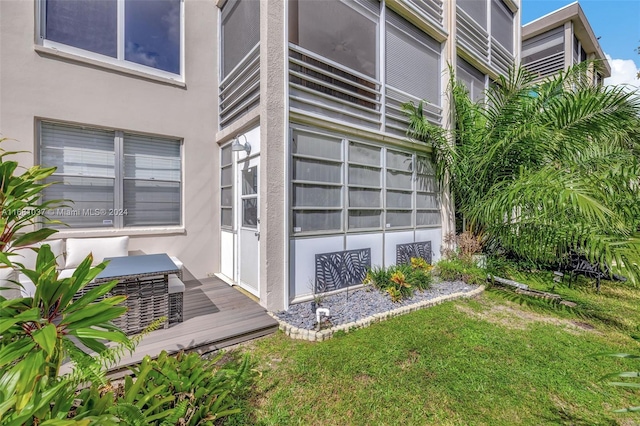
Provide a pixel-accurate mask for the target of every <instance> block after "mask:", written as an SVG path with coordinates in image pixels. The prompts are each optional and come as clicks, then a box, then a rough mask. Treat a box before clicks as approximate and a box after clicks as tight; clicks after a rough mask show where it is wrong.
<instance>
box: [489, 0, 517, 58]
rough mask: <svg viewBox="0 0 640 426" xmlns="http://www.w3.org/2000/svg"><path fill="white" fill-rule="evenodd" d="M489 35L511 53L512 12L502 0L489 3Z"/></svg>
mask: <svg viewBox="0 0 640 426" xmlns="http://www.w3.org/2000/svg"><path fill="white" fill-rule="evenodd" d="M491 35H492V36H493V37H494V38H495V39H496V40H497V41H498V43H500V44H501V45H502V46H503V47H504V48H505V49H507V50H508V51H509V52H513V12H511V10H509V8H508V7H507V6H506V5H505V4H504V2H503V1H502V0H492V1H491Z"/></svg>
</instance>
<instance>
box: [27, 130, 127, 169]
mask: <svg viewBox="0 0 640 426" xmlns="http://www.w3.org/2000/svg"><path fill="white" fill-rule="evenodd" d="M40 131H41V139H42V141H41V145H40V146H41V148H40V161H41V162H42V164H45V165H47V166H55V167H57V170H56V175H81V176H96V177H97V176H101V177H111V178H113V177H115V152H114V138H115V133H114V132H110V131H103V130H94V129H81V128H78V127H71V126H65V125H61V124H52V123H42V125H41V130H40Z"/></svg>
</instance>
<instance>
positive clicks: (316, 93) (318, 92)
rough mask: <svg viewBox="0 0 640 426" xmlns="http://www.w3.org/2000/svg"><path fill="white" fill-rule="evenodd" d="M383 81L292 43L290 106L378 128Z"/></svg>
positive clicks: (290, 55)
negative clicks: (381, 82)
mask: <svg viewBox="0 0 640 426" xmlns="http://www.w3.org/2000/svg"><path fill="white" fill-rule="evenodd" d="M380 89H381V84H380V82H379V81H378V80H376V79H374V78H371V77H369V76H366V75H364V74H362V73H359V72H357V71H354V70H352V69H350V68H348V67H345V66H344V65H341V64H338V63H336V62H334V61H331V60H330V59H327V58H324V57H322V56H320V55H317V54H315V53H313V52H310V51H308V50H306V49H303V48H301V47H299V46H296V45H294V44H289V94H290V108H291V110H292V111H295V110H299V111H304V112H307V113H312V114H319V115H322V116H325V117H331V118H334V119H337V120H340V121H347V122H349V123H352V124H357V125H360V126H364V127H371V128H376V129H379V128H380V125H381V112H380V110H381V101H380V98H381V96H380Z"/></svg>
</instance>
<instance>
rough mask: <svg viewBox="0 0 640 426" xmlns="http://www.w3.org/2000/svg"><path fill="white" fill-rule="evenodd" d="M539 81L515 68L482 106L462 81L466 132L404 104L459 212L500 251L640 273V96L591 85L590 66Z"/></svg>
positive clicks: (460, 103)
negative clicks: (574, 258) (572, 256)
mask: <svg viewBox="0 0 640 426" xmlns="http://www.w3.org/2000/svg"><path fill="white" fill-rule="evenodd" d="M592 65H593V64H592V63H583V64H580V65H577V66H575V67H573V68H572V69H570V70H569V71H567V72H562V73H559V74H558V75H556V76H554V77H552V78H550V79H548V80H545V81H542V82H539V81H536V80H535V79H534V76H532V75H531V74H529V73H528V72H527V71H525V70H524V69H521V68H520V69H518V68H514V69H512V70H511V71H510V72H509V75H508V76H506V77H503V76H501V77H499V78H498V80H497V81H496V82H495V83H494V84H492V85H491V86H490V88H489V89H488V90H487V91H486V94H485V99H486V101H484V102H482V101H480V102H477V103H474V102H472V101H471V100H470V99H469V96H468V92H467V90H466V88H465V87H464V85H462V84H461V83H458V82H456V81H455V78H454V77H453V75H452V77H451V82H450V86H449V94H450V98H451V104H452V107H453V113H454V117H455V130H454V131H453V132H452V133H451V134H447V133H446V132H445V131H444V130H442V129H440V128H438V127H435V126H433V125H432V124H430V123H429V122H428V121H427V120H426V118H425V117H424V115H423V111H422V104H419V105H413V104H407V105H405V106H404V109H405V111H406V112H407V114H408V116H409V119H410V125H409V130H408V135H409V136H410V137H411V138H413V139H414V140H418V141H420V142H423V143H427V144H430V145H431V146H432V147H433V156H434V164H436V169H437V170H436V171H437V174H438V177H439V179H440V181H441V182H442V183H443V184H448V185H449V189H450V190H451V192H452V194H453V198H454V200H455V208H456V210H457V211H458V212H460V213H462V214H463V215H464V217H465V220H466V222H467V223H468V224H469V225H470V226H471V228H472V229H474V231H476V232H481V233H483V234H484V236H485V238H486V244H487V246H488V247H489V248H490V249H493V250H496V249H501V250H503V251H506V252H508V253H512V254H514V255H516V256H518V257H521V258H525V259H529V260H531V261H535V262H542V263H547V264H549V263H552V262H556V261H557V260H558V259H562V258H564V257H566V256H567V255H568V254H569V253H571V252H579V253H582V254H584V255H586V256H587V257H588V258H589V259H590V260H591V261H594V262H595V261H597V262H600V264H604V265H607V266H608V267H609V268H610V269H611V270H612V271H613V272H615V273H618V274H621V275H626V276H628V277H629V278H631V279H632V281H635V282H637V280H638V279H640V267H639V265H640V232H639V230H640V203H638V199H639V197H640V184H639V182H640V165H639V163H638V158H639V155H638V154H639V152H640V136H639V134H640V131H639V129H640V98H639V97H638V94H637V93H636V92H629V91H628V90H626V89H624V88H622V87H612V86H592V85H589V84H588V82H587V79H585V78H583V76H584V73H585V72H586V67H589V66H592Z"/></svg>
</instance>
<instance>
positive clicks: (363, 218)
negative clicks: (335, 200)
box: [349, 210, 382, 229]
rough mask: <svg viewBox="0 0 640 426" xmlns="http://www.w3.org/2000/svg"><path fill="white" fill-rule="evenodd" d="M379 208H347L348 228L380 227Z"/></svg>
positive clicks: (380, 214) (380, 215)
mask: <svg viewBox="0 0 640 426" xmlns="http://www.w3.org/2000/svg"><path fill="white" fill-rule="evenodd" d="M381 218H382V212H381V211H380V210H349V229H361V228H380V222H381V221H380V219H381Z"/></svg>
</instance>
